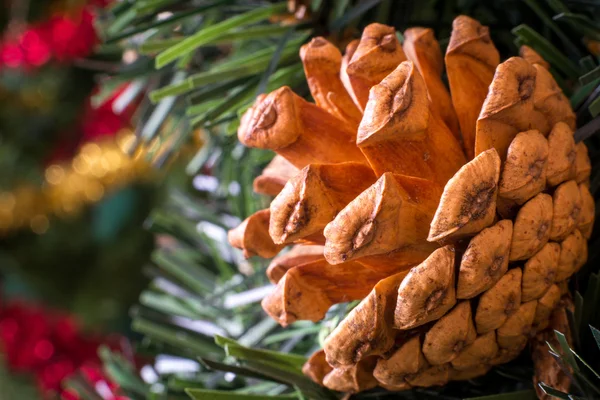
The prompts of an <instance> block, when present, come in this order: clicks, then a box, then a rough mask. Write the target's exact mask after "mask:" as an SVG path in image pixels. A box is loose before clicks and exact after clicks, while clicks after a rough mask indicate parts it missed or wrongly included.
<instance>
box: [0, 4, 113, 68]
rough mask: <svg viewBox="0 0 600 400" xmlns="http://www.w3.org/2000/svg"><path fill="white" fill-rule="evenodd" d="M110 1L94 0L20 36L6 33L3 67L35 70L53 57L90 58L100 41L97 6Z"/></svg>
mask: <svg viewBox="0 0 600 400" xmlns="http://www.w3.org/2000/svg"><path fill="white" fill-rule="evenodd" d="M108 3H109V2H108V1H104V0H93V1H90V2H89V3H88V5H86V6H85V7H83V8H81V9H80V10H79V11H77V12H70V13H69V14H68V15H67V14H59V15H54V16H52V17H51V18H50V19H49V20H47V21H44V22H42V23H38V24H33V25H30V26H29V27H27V28H26V29H25V30H24V31H23V33H22V34H20V35H19V36H18V37H17V38H15V37H13V36H14V35H13V36H10V35H8V34H5V35H4V37H3V38H2V39H1V40H0V68H1V67H7V68H12V69H15V68H21V69H24V70H31V69H35V68H38V67H40V66H42V65H44V64H46V63H47V62H49V61H50V60H52V59H54V60H56V61H59V62H63V63H69V62H72V61H73V60H76V59H78V58H83V57H87V56H88V55H89V54H91V53H92V51H93V50H94V47H95V46H96V45H97V44H98V42H99V40H98V34H97V33H96V30H95V28H94V20H95V14H94V8H95V7H105V6H106V5H107V4H108Z"/></svg>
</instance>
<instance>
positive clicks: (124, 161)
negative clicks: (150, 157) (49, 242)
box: [0, 129, 151, 237]
mask: <svg viewBox="0 0 600 400" xmlns="http://www.w3.org/2000/svg"><path fill="white" fill-rule="evenodd" d="M133 141H134V134H133V132H132V131H131V130H130V129H122V130H121V131H119V132H118V133H117V134H116V135H115V136H114V137H110V138H105V139H102V140H99V141H94V142H88V143H85V144H84V145H82V146H81V147H80V149H79V150H78V152H77V154H76V155H75V157H73V159H72V160H71V161H70V162H64V163H59V164H52V165H49V166H48V167H47V168H46V170H45V171H44V182H43V184H42V185H41V187H37V186H35V185H33V184H22V185H20V186H17V187H16V188H14V189H12V190H11V191H4V192H0V237H1V236H4V235H6V234H7V233H9V232H11V231H14V230H17V229H22V228H26V227H28V228H29V229H31V230H32V231H33V232H34V233H36V234H43V233H45V232H46V231H47V230H48V228H49V226H50V217H51V216H54V215H55V216H57V217H68V216H74V215H77V214H78V213H79V212H80V211H81V210H82V209H83V207H84V206H85V205H87V204H91V203H96V202H98V201H100V200H101V199H102V198H103V197H104V196H106V195H107V194H108V193H111V192H114V191H115V190H117V189H119V188H122V187H124V186H126V185H128V184H130V183H132V182H134V181H140V180H146V179H148V178H149V177H150V176H151V168H150V167H149V163H148V162H147V160H146V157H145V156H144V154H143V153H142V152H138V153H136V154H135V155H134V156H133V157H132V156H130V155H129V154H127V151H128V149H129V148H131V145H132V142H133Z"/></svg>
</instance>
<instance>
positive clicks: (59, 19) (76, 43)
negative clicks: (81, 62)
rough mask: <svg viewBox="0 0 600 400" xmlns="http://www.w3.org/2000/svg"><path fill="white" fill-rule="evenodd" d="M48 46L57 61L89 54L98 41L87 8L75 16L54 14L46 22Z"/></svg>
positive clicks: (91, 15)
mask: <svg viewBox="0 0 600 400" xmlns="http://www.w3.org/2000/svg"><path fill="white" fill-rule="evenodd" d="M48 25H49V32H50V47H51V48H52V54H53V56H54V58H56V60H58V61H63V62H64V61H72V60H74V59H77V58H82V57H85V56H87V55H89V54H90V53H91V52H92V51H93V49H94V46H95V45H96V44H97V43H98V36H97V34H96V30H95V29H94V14H93V13H92V12H91V11H90V10H89V9H87V8H84V9H83V10H82V11H81V14H80V15H79V16H78V17H76V18H73V17H70V16H64V15H61V16H56V17H54V18H52V19H50V21H49V22H48Z"/></svg>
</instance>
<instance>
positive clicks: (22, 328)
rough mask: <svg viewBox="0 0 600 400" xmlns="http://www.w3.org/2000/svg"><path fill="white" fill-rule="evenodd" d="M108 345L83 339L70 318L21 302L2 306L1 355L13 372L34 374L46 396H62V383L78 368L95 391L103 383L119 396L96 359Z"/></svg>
mask: <svg viewBox="0 0 600 400" xmlns="http://www.w3.org/2000/svg"><path fill="white" fill-rule="evenodd" d="M107 341H110V340H108V339H107V338H105V337H100V336H98V335H84V334H83V333H82V332H81V329H80V327H79V326H78V324H77V322H76V321H75V319H74V318H73V317H71V316H68V315H62V314H60V313H58V312H56V311H53V310H48V309H45V308H42V307H40V306H36V305H31V304H27V303H23V302H19V301H14V302H11V303H9V304H0V352H3V353H4V358H5V360H6V363H7V365H8V367H9V369H10V370H12V371H14V372H20V373H30V374H33V375H34V376H35V377H36V380H37V384H38V386H39V388H40V391H41V392H42V393H43V394H50V393H61V391H62V383H63V381H64V380H65V379H66V378H68V377H70V376H72V375H73V373H75V372H76V371H77V370H78V369H79V368H81V374H82V375H83V376H84V377H85V378H86V379H87V380H88V381H90V384H91V385H92V387H95V385H96V384H97V383H99V382H101V384H102V386H103V387H105V388H108V389H110V391H111V392H116V391H117V390H118V387H117V386H116V385H115V384H114V383H112V382H110V380H108V379H107V378H106V377H104V375H103V374H102V372H101V369H100V365H101V364H100V360H99V358H98V355H97V351H98V347H99V346H100V344H101V343H102V342H107ZM65 396H67V397H64V396H63V398H66V399H72V398H73V397H68V396H70V394H69V393H67V394H66V395H65ZM75 398H76V397H75ZM107 398H110V397H107ZM113 398H114V399H118V398H119V397H118V396H117V395H116V394H114V395H113ZM121 398H122V399H124V398H123V397H121Z"/></svg>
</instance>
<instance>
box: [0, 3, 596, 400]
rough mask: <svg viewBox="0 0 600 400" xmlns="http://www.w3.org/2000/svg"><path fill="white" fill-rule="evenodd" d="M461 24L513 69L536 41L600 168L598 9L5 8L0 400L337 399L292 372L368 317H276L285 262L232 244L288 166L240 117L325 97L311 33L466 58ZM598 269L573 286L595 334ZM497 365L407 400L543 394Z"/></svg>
mask: <svg viewBox="0 0 600 400" xmlns="http://www.w3.org/2000/svg"><path fill="white" fill-rule="evenodd" d="M461 13H464V14H467V15H470V16H473V17H475V18H477V19H479V20H480V21H481V22H482V23H483V24H485V25H488V26H490V30H491V34H492V37H493V40H494V42H495V44H496V46H497V47H498V49H499V50H500V52H501V54H502V58H505V57H507V56H509V55H515V54H517V49H518V47H519V46H520V45H521V44H528V45H530V46H531V47H533V48H535V49H536V50H538V51H539V52H540V54H542V55H543V56H544V57H545V58H546V59H547V60H548V61H549V62H550V63H551V64H552V72H553V74H554V76H555V77H556V79H557V81H558V83H559V84H560V85H561V87H562V88H563V90H564V92H565V93H566V94H567V95H568V96H569V97H570V98H571V102H572V105H573V106H574V108H575V109H576V111H577V115H578V124H579V126H585V127H587V131H586V132H587V133H585V134H586V135H587V136H586V138H587V139H588V140H587V141H586V144H587V145H588V148H589V149H590V157H591V160H592V163H593V164H597V161H598V159H599V157H598V154H599V153H598V150H599V147H598V143H597V139H596V138H592V139H589V138H588V137H589V136H591V133H593V132H596V131H597V130H598V129H599V128H600V120H599V119H598V117H597V116H598V114H599V113H600V102H599V101H598V97H599V96H600V89H599V85H600V70H599V69H598V55H599V54H600V26H599V24H598V20H599V19H598V15H600V6H599V5H598V4H597V2H596V1H594V0H589V1H583V0H579V1H559V0H507V1H488V0H453V1H442V0H423V1H418V2H416V1H395V0H339V1H327V0H322V1H321V0H313V1H301V0H298V1H291V0H290V1H284V2H276V1H264V0H257V1H255V0H237V1H236V0H138V1H133V0H119V1H116V0H115V1H111V0H0V31H1V32H2V34H1V36H0V400H13V399H63V400H75V399H91V400H103V399H104V400H110V399H164V400H171V399H175V400H180V399H188V398H190V397H189V396H188V394H186V392H185V389H190V388H191V389H192V390H196V392H194V393H193V394H190V396H191V397H192V398H195V399H205V398H206V399H219V398H224V399H229V398H231V399H237V398H241V399H251V398H266V397H271V396H275V397H277V396H280V395H281V396H284V395H285V396H288V397H278V398H299V399H301V398H305V397H303V396H305V395H306V393H310V396H308V397H311V398H331V396H332V394H331V393H328V392H322V391H319V390H317V391H316V392H315V390H316V389H315V388H313V387H312V386H310V384H309V383H307V382H306V381H305V380H303V379H304V377H303V376H302V374H301V373H299V375H298V374H297V375H294V374H291V375H286V374H281V373H280V372H279V373H278V371H277V368H274V367H273V366H279V364H277V363H276V362H275V361H277V360H281V359H283V360H287V361H289V359H287V358H286V356H282V355H281V354H282V353H294V354H296V357H298V358H293V361H294V362H296V363H298V362H302V360H303V359H304V356H305V355H307V354H310V353H311V352H312V351H314V349H316V348H319V346H320V345H321V344H322V341H323V339H324V338H325V337H326V336H327V334H328V333H329V332H330V331H331V330H332V329H333V328H334V327H335V325H336V324H337V323H338V322H339V321H340V319H341V318H342V317H343V316H344V315H345V314H346V313H347V312H349V310H350V309H351V307H352V306H353V305H352V304H342V305H339V306H336V307H334V308H332V310H331V312H330V313H329V314H328V316H327V318H326V319H325V320H323V321H321V322H319V323H317V324H312V323H307V322H304V321H299V322H296V323H294V324H293V325H292V326H291V327H289V328H288V329H285V330H284V329H282V328H281V327H280V326H278V325H277V324H276V323H275V322H274V321H273V320H272V319H270V318H268V317H267V316H266V315H265V314H264V312H263V311H262V309H261V307H260V300H261V298H262V297H263V296H264V295H265V293H267V292H268V291H269V290H271V289H272V286H271V283H270V282H269V281H268V280H267V278H266V276H265V273H264V271H265V269H266V267H267V263H266V262H265V261H264V260H261V259H250V260H245V259H244V258H243V257H242V255H241V253H240V251H238V250H237V249H233V248H231V247H230V246H229V244H228V243H227V240H226V235H227V230H228V229H230V228H232V227H234V226H236V225H237V224H238V223H239V222H240V221H241V220H243V219H244V218H246V217H247V216H249V215H251V214H252V213H253V212H255V211H257V210H259V209H262V208H265V207H266V206H267V205H268V204H269V199H267V198H266V197H264V196H259V195H256V194H255V193H253V189H252V181H253V178H254V177H255V176H257V175H258V174H259V173H260V171H261V170H262V168H263V167H264V166H265V165H266V164H267V163H268V162H269V161H270V159H271V157H272V154H270V153H269V152H266V151H262V150H258V149H252V150H251V149H247V148H244V147H243V146H241V145H240V144H239V143H238V141H237V137H236V134H235V133H236V130H237V127H238V126H239V122H238V121H239V115H240V114H241V113H242V112H243V111H245V110H246V109H247V108H248V107H249V106H250V104H252V102H253V100H254V98H255V97H256V96H257V95H258V94H261V93H266V92H269V91H271V90H274V89H275V88H277V87H279V86H282V85H289V86H291V87H293V88H294V90H295V91H296V92H297V93H300V94H302V95H305V96H308V89H307V86H306V83H305V79H304V74H303V70H302V65H301V63H300V60H299V57H298V50H299V47H300V46H301V45H302V43H304V42H306V41H307V40H308V39H309V38H310V37H312V36H316V35H323V36H326V37H327V38H328V39H329V40H331V41H332V42H334V43H335V44H336V45H338V46H339V47H341V48H343V46H345V44H346V43H348V42H349V41H350V40H351V39H353V38H356V37H358V36H359V34H360V32H361V30H362V28H363V27H364V26H365V25H366V24H368V23H370V22H375V21H377V22H382V23H387V24H390V25H393V26H394V27H396V29H397V30H398V31H399V32H402V31H403V30H404V29H406V28H408V27H410V26H427V27H432V28H434V30H435V32H436V35H437V37H438V39H439V40H440V44H441V46H442V50H445V47H446V45H447V44H448V38H449V34H450V29H451V26H452V20H453V19H454V18H455V17H456V16H457V15H459V14H461ZM400 36H401V35H400ZM189 38H194V41H195V42H194V44H193V45H189V42H185V43H184V41H185V40H186V39H189ZM182 43H183V44H182ZM583 76H585V77H586V78H582V79H583V80H581V79H580V77H583ZM596 171H598V169H596ZM599 176H600V175H599V174H598V173H594V174H592V183H591V185H592V192H593V193H595V192H597V189H598V187H600V179H598V178H599ZM597 209H598V207H597ZM593 240H595V241H597V232H596V236H594V239H593ZM595 241H594V242H593V243H590V249H594V248H598V246H594V244H595V243H596V242H595ZM599 257H600V253H599V252H598V251H595V252H590V261H589V263H588V266H587V267H584V268H583V269H582V271H581V272H580V277H579V278H578V279H576V280H574V281H575V283H574V284H573V286H574V287H573V290H578V292H577V293H581V295H580V297H581V298H582V300H581V304H582V306H581V307H583V304H586V307H587V308H585V310H586V311H585V312H584V313H583V315H584V317H585V318H584V319H583V320H581V321H579V323H580V324H581V326H582V327H585V329H587V324H588V323H592V324H594V323H595V324H596V326H598V322H600V321H598V318H599V317H600V313H596V312H595V311H594V310H595V308H593V307H595V305H596V304H597V303H598V299H599V298H600V278H599V277H598V276H597V275H596V274H594V273H595V272H596V270H597V268H596V267H594V266H595V265H596V266H597V265H598V260H599ZM584 300H585V301H584ZM586 332H587V331H586ZM588 333H589V332H588ZM215 335H217V336H216V337H217V341H216V342H215V339H214V338H215ZM586 335H587V336H586ZM583 336H585V337H584V338H583V339H582V341H581V342H580V343H579V345H580V346H582V348H585V349H587V351H590V352H592V353H593V354H595V353H594V352H595V351H596V348H595V347H594V348H591V347H586V346H587V345H589V343H591V342H593V338H592V337H591V336H590V335H589V334H587V333H586V334H583ZM222 337H227V338H229V339H223V338H222ZM233 339H235V341H234V340H233ZM228 340H230V341H228ZM228 346H229V347H228ZM232 349H234V350H235V351H234V350H232ZM275 351H277V352H280V353H274V352H275ZM278 357H281V358H280V359H279V358H278ZM263 358H266V359H268V360H270V362H271V363H261V362H259V361H260V360H262V359H263ZM257 360H259V361H257ZM273 363H274V364H273ZM300 365H301V364H300ZM596 365H597V363H596ZM498 371H499V372H497V373H494V374H489V375H490V376H488V377H485V378H482V379H481V380H477V381H475V382H472V383H470V384H468V385H466V384H465V385H461V386H460V387H458V386H457V385H454V386H453V385H448V387H444V388H440V389H432V390H430V391H422V392H414V393H413V392H410V393H409V394H407V395H406V396H407V397H406V398H411V399H416V398H443V399H458V398H470V397H472V398H474V397H478V396H495V394H496V393H508V394H509V395H510V394H511V393H515V394H514V396H513V397H502V399H509V398H514V399H521V398H533V397H532V396H533V395H532V393H533V391H532V386H531V373H532V365H531V361H530V359H529V358H528V357H525V358H521V359H519V360H517V361H515V362H513V363H511V364H510V365H509V366H507V367H503V368H499V369H498ZM296 372H298V371H296ZM215 390H219V391H221V392H219V393H220V394H219V393H217V392H213V391H215ZM190 393H191V392H190ZM223 393H225V395H224V397H218V396H219V395H222V394H223ZM252 396H257V397H252ZM289 396H292V397H289ZM370 396H371V397H365V398H384V397H385V396H386V395H385V394H382V393H376V394H374V395H373V394H372V395H370ZM411 396H412V397H411ZM519 396H521V397H519ZM493 398H495V397H489V399H490V400H491V399H493ZM498 399H500V397H498Z"/></svg>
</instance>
